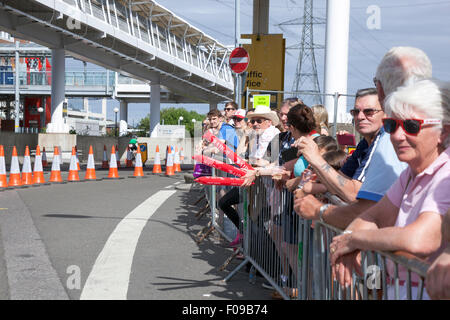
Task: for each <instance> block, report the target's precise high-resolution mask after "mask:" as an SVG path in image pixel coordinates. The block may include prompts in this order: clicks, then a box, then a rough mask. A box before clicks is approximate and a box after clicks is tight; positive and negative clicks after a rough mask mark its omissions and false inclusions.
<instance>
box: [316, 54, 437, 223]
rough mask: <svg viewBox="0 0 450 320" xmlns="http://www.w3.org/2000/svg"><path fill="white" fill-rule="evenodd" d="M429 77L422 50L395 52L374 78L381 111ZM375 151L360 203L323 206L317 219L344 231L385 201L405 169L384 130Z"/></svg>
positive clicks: (428, 65) (429, 72)
mask: <svg viewBox="0 0 450 320" xmlns="http://www.w3.org/2000/svg"><path fill="white" fill-rule="evenodd" d="M429 77H431V62H430V60H429V59H428V57H427V55H426V54H425V53H424V52H423V51H422V50H420V49H417V48H412V47H394V48H392V49H391V50H389V51H388V52H387V53H386V54H385V56H384V57H383V59H382V60H381V62H380V64H379V66H378V68H377V73H376V77H375V78H374V83H375V86H376V88H377V92H378V99H379V101H380V104H381V107H382V108H384V99H385V97H386V96H387V95H388V94H390V93H392V92H394V91H395V90H396V89H397V87H399V86H401V85H403V84H408V83H411V82H414V81H417V80H420V79H426V78H429ZM374 148H375V149H374V151H373V155H372V157H371V159H370V162H369V164H368V167H367V170H366V174H365V179H364V182H363V184H362V185H361V188H360V189H359V191H358V194H357V196H356V198H357V201H355V202H352V203H351V204H350V205H348V206H342V207H337V208H333V207H332V208H330V207H325V206H322V207H321V208H320V209H321V210H318V211H319V212H317V211H316V216H320V217H321V219H323V220H324V221H325V222H327V223H329V224H331V225H334V226H336V227H338V228H341V229H344V228H346V227H347V226H348V225H349V224H350V223H351V222H352V221H353V220H354V219H355V218H356V217H358V216H359V215H360V214H361V213H363V212H364V211H366V210H367V209H369V208H370V207H372V206H373V205H374V204H375V203H376V202H377V201H379V200H380V199H381V198H382V197H383V195H384V194H385V193H386V191H387V190H388V189H389V188H390V187H391V186H392V184H393V183H394V181H395V180H396V179H397V178H398V177H399V175H400V173H401V172H402V171H403V170H404V169H405V167H406V166H405V164H404V163H402V162H400V161H399V160H398V158H397V156H396V155H395V152H394V149H393V147H392V143H391V142H390V140H389V135H388V134H386V133H385V132H384V130H383V128H382V130H381V136H380V138H379V141H378V143H377V145H376V146H374Z"/></svg>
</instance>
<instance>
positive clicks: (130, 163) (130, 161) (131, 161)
mask: <svg viewBox="0 0 450 320" xmlns="http://www.w3.org/2000/svg"><path fill="white" fill-rule="evenodd" d="M132 154H133V151H131V150H130V147H127V162H126V166H127V168H131V167H133V160H132Z"/></svg>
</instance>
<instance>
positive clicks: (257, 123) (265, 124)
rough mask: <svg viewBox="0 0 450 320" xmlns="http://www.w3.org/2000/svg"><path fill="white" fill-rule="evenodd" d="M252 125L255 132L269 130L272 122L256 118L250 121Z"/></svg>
mask: <svg viewBox="0 0 450 320" xmlns="http://www.w3.org/2000/svg"><path fill="white" fill-rule="evenodd" d="M250 123H251V124H252V127H253V130H256V131H261V130H265V129H267V128H269V127H270V125H271V124H272V121H270V120H267V119H265V118H260V117H255V118H252V119H251V120H250Z"/></svg>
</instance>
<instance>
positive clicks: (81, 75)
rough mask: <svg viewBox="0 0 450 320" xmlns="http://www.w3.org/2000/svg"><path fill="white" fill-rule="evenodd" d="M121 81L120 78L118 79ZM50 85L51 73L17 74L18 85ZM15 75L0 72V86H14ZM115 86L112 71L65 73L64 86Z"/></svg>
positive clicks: (9, 72)
mask: <svg viewBox="0 0 450 320" xmlns="http://www.w3.org/2000/svg"><path fill="white" fill-rule="evenodd" d="M119 79H122V77H119ZM51 83H52V73H51V71H36V72H34V71H31V72H23V71H22V72H19V85H21V86H23V85H27V86H49V85H51ZM14 84H15V73H14V72H11V71H0V86H14ZM114 84H115V79H114V72H112V71H87V72H84V71H69V72H66V86H75V87H84V86H93V87H106V86H107V85H108V86H109V87H113V86H114Z"/></svg>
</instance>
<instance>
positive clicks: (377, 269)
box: [203, 169, 428, 300]
mask: <svg viewBox="0 0 450 320" xmlns="http://www.w3.org/2000/svg"><path fill="white" fill-rule="evenodd" d="M216 173H217V171H215V170H214V169H213V175H215V174H216ZM219 175H220V173H219ZM205 190H206V198H207V199H208V203H209V205H210V211H211V222H210V230H209V232H211V231H212V230H216V231H218V232H219V233H220V234H221V235H222V236H224V237H225V238H226V239H227V240H229V241H231V239H230V237H229V236H228V235H227V234H226V232H225V230H224V227H223V219H218V217H219V210H218V206H217V202H218V201H217V200H218V198H220V195H218V192H217V188H216V186H206V188H205ZM322 196H323V198H325V199H326V201H328V202H330V203H332V204H335V205H338V206H341V205H346V203H345V202H344V201H342V200H341V199H340V198H338V197H337V196H335V195H332V194H330V193H328V192H327V193H325V194H323V195H322ZM237 207H238V212H239V215H240V220H241V226H242V228H241V230H240V232H241V233H242V234H243V237H244V238H243V241H242V247H241V248H240V250H239V251H240V252H242V253H243V255H244V260H243V261H242V262H241V263H240V264H239V265H238V266H237V267H236V268H235V269H234V270H232V271H231V272H230V273H229V274H228V276H227V277H226V278H225V279H224V281H229V280H230V279H231V278H232V277H233V276H234V275H235V274H236V273H237V272H238V271H239V270H240V269H241V268H242V267H244V266H245V265H247V264H248V263H251V265H252V267H251V270H250V273H249V277H253V276H254V270H257V271H258V272H259V273H260V274H261V275H262V276H263V277H264V278H265V279H266V280H267V281H268V282H269V283H270V284H271V285H272V286H273V288H274V289H275V290H276V291H277V292H278V293H279V295H280V296H281V297H282V298H283V299H301V300H313V299H314V300H348V299H356V300H380V299H383V300H392V299H395V300H398V299H427V298H428V295H427V294H426V292H425V290H424V279H425V277H426V272H427V269H428V264H427V263H425V262H424V261H422V260H420V259H418V258H417V257H414V256H412V255H410V254H407V253H404V252H395V253H391V252H381V251H367V252H366V251H365V252H361V253H360V257H361V270H360V272H359V273H358V272H356V271H355V270H353V271H352V281H351V286H349V287H347V288H342V287H341V286H340V285H339V283H338V282H337V281H336V280H335V279H333V278H332V270H331V265H330V259H329V246H330V244H331V242H332V240H333V237H335V236H337V235H339V234H341V233H342V230H340V229H337V228H335V227H333V226H331V225H328V224H326V223H322V222H319V221H314V222H312V221H310V220H305V219H302V218H300V217H299V216H298V215H297V214H296V212H295V211H294V209H293V193H291V192H289V191H287V190H286V189H283V190H278V189H276V188H275V185H274V182H273V180H272V179H271V177H259V178H257V179H256V180H255V183H254V185H252V186H251V187H249V188H239V204H238V206H237ZM221 221H222V222H221ZM203 239H204V238H203ZM237 252H238V251H237ZM237 252H235V254H236V253H237ZM235 254H234V255H233V256H232V257H231V258H229V259H228V260H227V263H229V262H230V260H231V259H232V258H233V257H234V256H235ZM221 269H222V270H223V269H224V268H221ZM249 280H250V281H249V282H250V283H253V282H252V281H251V280H252V279H251V278H250V279H249Z"/></svg>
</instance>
